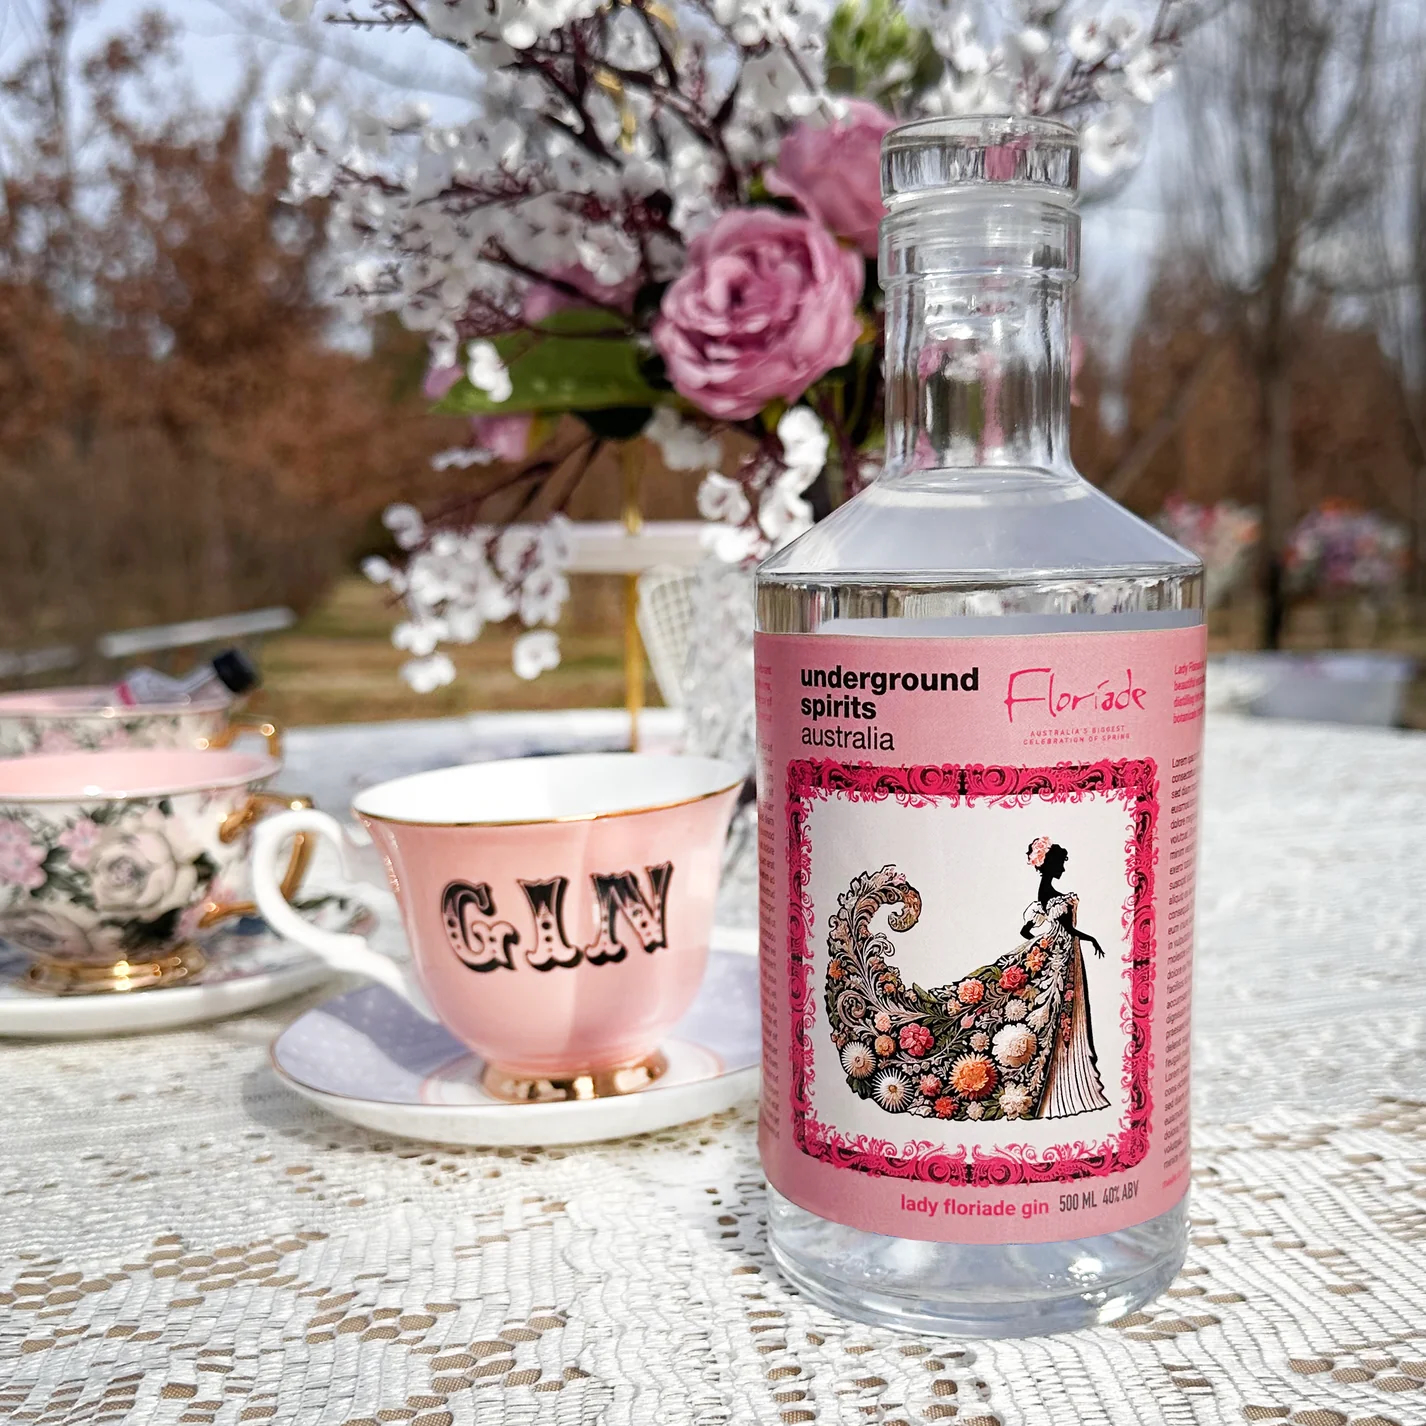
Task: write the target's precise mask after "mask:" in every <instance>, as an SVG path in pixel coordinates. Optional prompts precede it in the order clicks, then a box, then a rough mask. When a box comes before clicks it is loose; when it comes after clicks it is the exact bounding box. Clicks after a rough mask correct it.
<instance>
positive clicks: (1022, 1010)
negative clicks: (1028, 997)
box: [1005, 997, 1029, 1023]
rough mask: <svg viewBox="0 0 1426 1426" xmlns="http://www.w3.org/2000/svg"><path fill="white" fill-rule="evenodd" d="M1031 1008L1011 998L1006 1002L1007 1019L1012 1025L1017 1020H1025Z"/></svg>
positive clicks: (1021, 1001)
mask: <svg viewBox="0 0 1426 1426" xmlns="http://www.w3.org/2000/svg"><path fill="white" fill-rule="evenodd" d="M1028 1009H1029V1007H1028V1006H1027V1005H1026V1004H1025V1002H1024V1001H1023V1000H1018V999H1015V998H1013V997H1012V998H1011V999H1010V1000H1007V1001H1006V1002H1005V1018H1006V1019H1007V1020H1009V1021H1011V1022H1012V1023H1013V1022H1014V1021H1016V1020H1023V1019H1024V1018H1025V1014H1026V1012H1027V1010H1028Z"/></svg>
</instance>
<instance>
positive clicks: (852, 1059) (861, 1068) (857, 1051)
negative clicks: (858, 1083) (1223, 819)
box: [842, 1040, 876, 1079]
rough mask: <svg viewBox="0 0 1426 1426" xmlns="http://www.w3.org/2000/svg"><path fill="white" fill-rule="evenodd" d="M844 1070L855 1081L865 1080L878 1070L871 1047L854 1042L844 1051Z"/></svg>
mask: <svg viewBox="0 0 1426 1426" xmlns="http://www.w3.org/2000/svg"><path fill="white" fill-rule="evenodd" d="M842 1068H843V1069H844V1070H845V1071H846V1072H847V1073H848V1074H849V1075H850V1076H851V1077H852V1078H853V1079H865V1078H866V1077H867V1075H869V1074H870V1073H871V1072H872V1070H874V1069H875V1068H876V1056H875V1055H874V1054H873V1053H872V1051H871V1046H869V1045H865V1044H863V1043H862V1042H861V1041H860V1040H852V1041H851V1042H850V1043H849V1044H848V1045H847V1047H846V1049H844V1050H843V1051H842Z"/></svg>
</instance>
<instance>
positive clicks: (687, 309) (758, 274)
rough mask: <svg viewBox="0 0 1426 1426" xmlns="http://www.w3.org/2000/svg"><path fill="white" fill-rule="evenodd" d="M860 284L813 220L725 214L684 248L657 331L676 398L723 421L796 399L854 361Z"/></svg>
mask: <svg viewBox="0 0 1426 1426" xmlns="http://www.w3.org/2000/svg"><path fill="white" fill-rule="evenodd" d="M863 276H864V274H863V271H862V260H861V258H860V257H858V255H857V254H856V253H854V252H851V251H849V250H848V249H846V248H843V247H841V246H839V245H838V243H837V240H836V239H835V238H834V237H833V236H832V235H831V234H830V233H829V232H828V231H827V230H826V229H825V228H824V227H822V225H821V224H820V223H814V222H813V221H812V220H811V219H809V218H796V217H793V216H791V215H790V214H787V213H779V212H777V211H776V210H775V209H772V208H735V209H733V210H732V211H731V212H728V213H724V214H723V216H722V217H721V218H719V219H718V221H717V222H716V223H714V224H713V226H712V227H711V228H709V229H708V230H707V231H706V232H704V233H701V234H699V236H698V237H696V238H695V239H694V240H693V242H692V243H690V244H689V248H688V265H687V267H685V268H684V270H683V273H682V275H681V276H680V277H679V278H678V280H677V281H676V282H675V283H674V284H673V285H672V286H671V287H670V288H669V289H668V291H667V292H665V293H664V296H663V304H662V308H661V311H660V315H659V319H658V321H657V322H655V323H654V329H653V339H654V345H655V346H656V347H657V348H658V350H659V354H660V355H661V356H662V357H663V359H664V362H665V363H666V365H667V368H668V377H669V380H670V381H671V382H672V383H673V386H674V389H675V390H676V391H677V392H678V393H679V395H680V396H684V397H686V398H687V399H688V400H690V401H692V402H693V403H694V404H695V405H697V406H699V407H700V408H701V409H702V410H704V411H706V412H707V413H708V414H709V415H710V416H721V417H723V418H724V419H725V420H729V421H742V420H746V419H747V417H749V416H755V415H756V414H757V413H758V412H759V411H760V410H761V409H762V408H763V407H764V406H765V405H766V404H767V403H768V402H769V401H771V400H772V399H773V398H774V397H777V396H780V397H782V398H784V399H785V400H788V401H793V400H795V399H796V398H797V397H799V396H801V395H802V393H803V392H804V391H806V390H807V388H808V387H809V386H811V384H812V383H813V382H814V381H816V380H817V378H818V377H819V376H821V375H822V374H823V373H824V372H828V371H831V369H832V368H833V367H836V366H841V365H842V363H843V362H845V361H846V360H847V359H848V358H849V357H850V356H851V354H852V348H853V346H855V345H856V340H857V336H858V334H859V333H860V331H861V323H860V322H859V321H858V320H857V313H856V305H857V299H858V298H859V297H860V296H861V291H862V281H863Z"/></svg>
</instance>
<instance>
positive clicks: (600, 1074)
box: [480, 1050, 668, 1104]
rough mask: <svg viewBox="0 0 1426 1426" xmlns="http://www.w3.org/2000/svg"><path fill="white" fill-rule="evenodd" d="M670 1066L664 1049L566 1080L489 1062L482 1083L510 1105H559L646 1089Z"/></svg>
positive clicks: (488, 1090) (486, 1088) (486, 1089)
mask: <svg viewBox="0 0 1426 1426" xmlns="http://www.w3.org/2000/svg"><path fill="white" fill-rule="evenodd" d="M667 1068H668V1060H667V1058H666V1057H665V1056H664V1053H663V1051H662V1050H655V1051H654V1052H653V1054H651V1055H647V1056H645V1057H644V1058H643V1059H641V1060H637V1061H635V1062H634V1063H633V1064H627V1065H616V1066H615V1067H614V1068H613V1069H603V1070H591V1071H589V1072H588V1073H587V1074H577V1075H570V1076H569V1077H567V1078H564V1079H531V1078H529V1077H528V1076H525V1075H516V1074H511V1073H510V1072H509V1071H507V1070H502V1069H499V1068H498V1067H497V1066H495V1065H487V1066H486V1068H485V1073H484V1074H483V1075H481V1077H480V1082H481V1085H482V1086H483V1087H484V1089H485V1092H486V1093H487V1094H489V1095H491V1096H493V1097H494V1098H496V1099H503V1100H504V1101H505V1102H506V1103H507V1104H560V1103H564V1102H566V1101H568V1100H575V1099H611V1098H613V1097H614V1096H616V1095H620V1094H637V1093H638V1092H639V1090H641V1089H647V1088H648V1087H649V1085H651V1084H652V1083H653V1082H654V1081H655V1080H656V1079H658V1077H659V1076H660V1075H661V1074H663V1072H664V1071H665V1070H666V1069H667Z"/></svg>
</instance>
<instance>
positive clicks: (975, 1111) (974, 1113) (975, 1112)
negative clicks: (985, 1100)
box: [966, 1099, 985, 1119]
mask: <svg viewBox="0 0 1426 1426" xmlns="http://www.w3.org/2000/svg"><path fill="white" fill-rule="evenodd" d="M984 1117H985V1105H983V1104H982V1103H981V1102H980V1100H978V1099H972V1100H971V1102H970V1103H969V1104H967V1105H966V1118H967V1119H983V1118H984Z"/></svg>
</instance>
